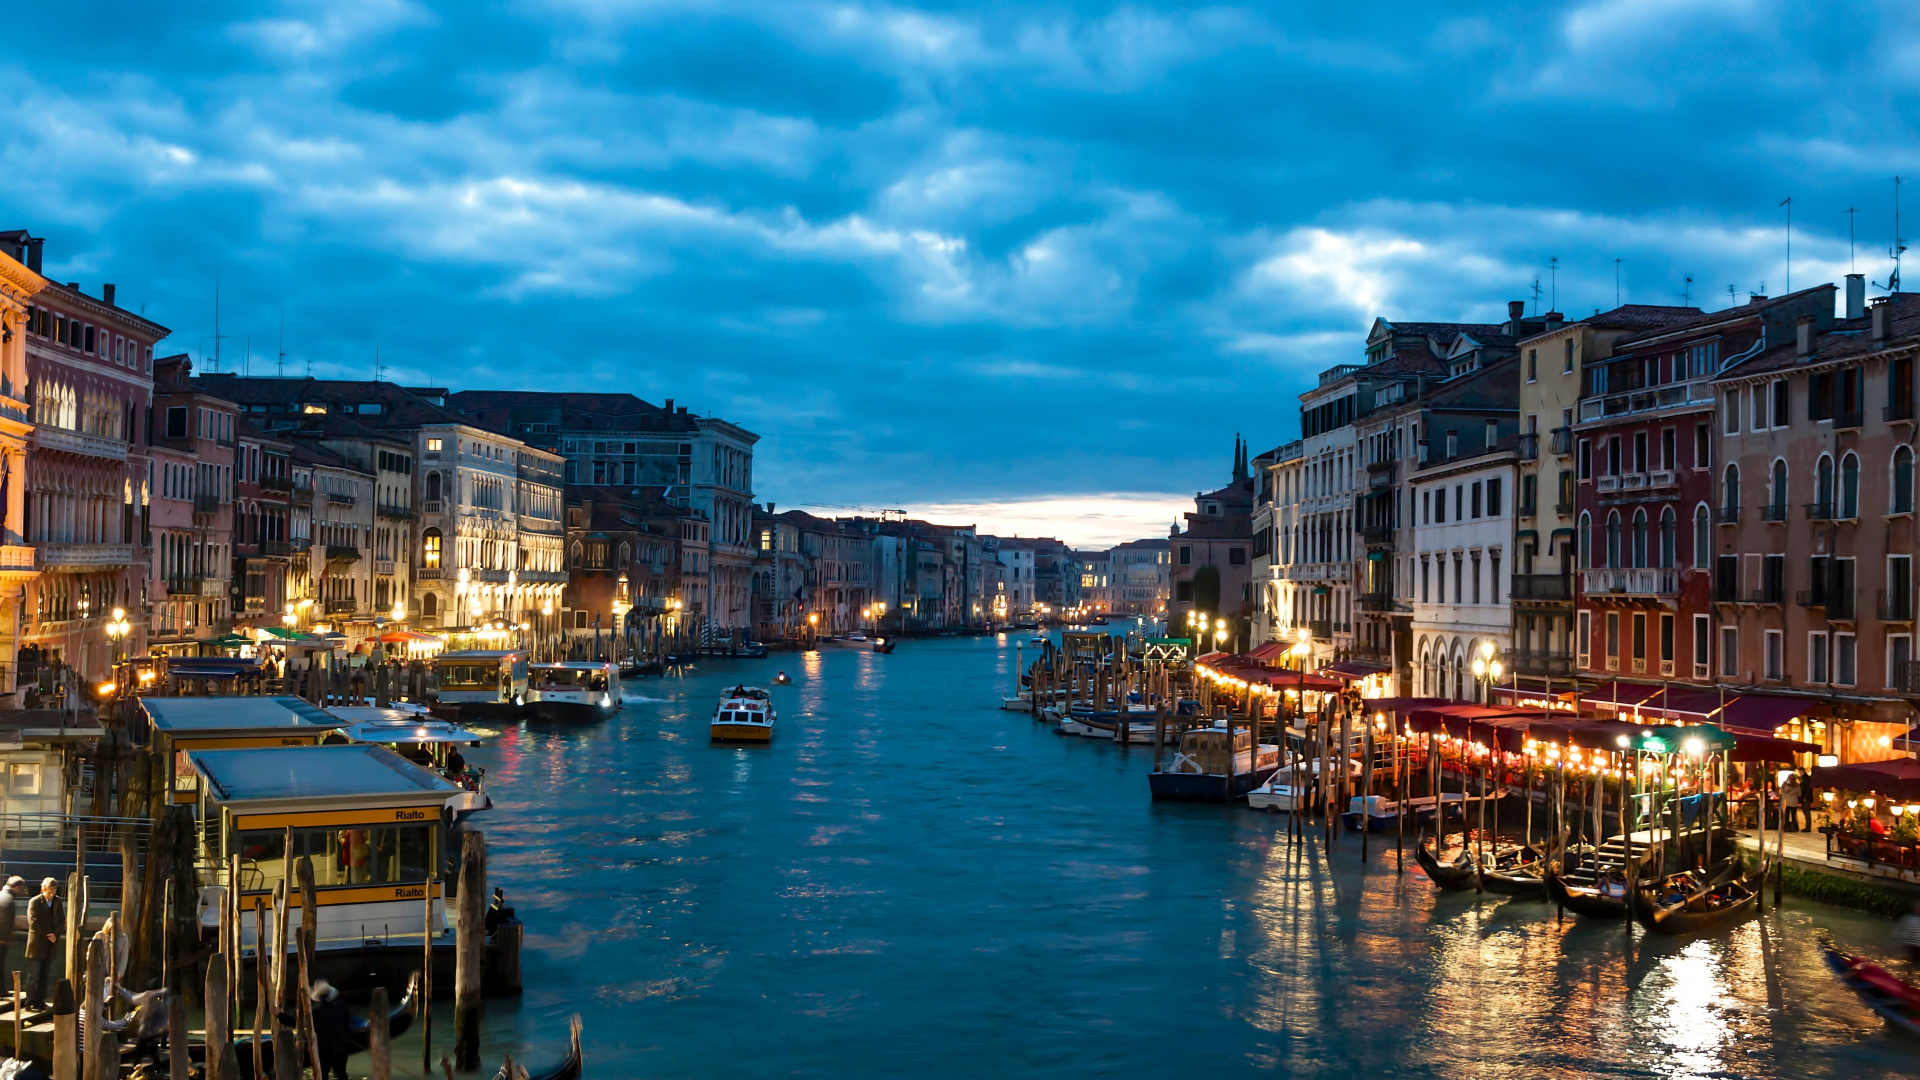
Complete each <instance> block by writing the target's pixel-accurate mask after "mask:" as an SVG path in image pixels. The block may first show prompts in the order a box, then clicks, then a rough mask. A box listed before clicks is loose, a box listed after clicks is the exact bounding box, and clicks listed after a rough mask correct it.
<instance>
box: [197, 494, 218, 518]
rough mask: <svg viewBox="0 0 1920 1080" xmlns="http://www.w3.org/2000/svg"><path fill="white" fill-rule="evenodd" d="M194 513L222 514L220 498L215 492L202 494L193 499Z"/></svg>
mask: <svg viewBox="0 0 1920 1080" xmlns="http://www.w3.org/2000/svg"><path fill="white" fill-rule="evenodd" d="M193 512H194V513H196V514H217V513H219V512H220V496H219V494H218V493H215V492H205V491H203V492H200V493H198V494H196V495H195V496H194V497H193Z"/></svg>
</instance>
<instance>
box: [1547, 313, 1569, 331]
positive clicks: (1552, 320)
mask: <svg viewBox="0 0 1920 1080" xmlns="http://www.w3.org/2000/svg"><path fill="white" fill-rule="evenodd" d="M1566 321H1567V317H1566V316H1565V315H1562V314H1561V313H1560V312H1558V311H1549V312H1547V329H1549V330H1558V329H1559V328H1560V324H1561V323H1563V322H1566Z"/></svg>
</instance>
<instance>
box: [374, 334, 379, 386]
mask: <svg viewBox="0 0 1920 1080" xmlns="http://www.w3.org/2000/svg"><path fill="white" fill-rule="evenodd" d="M373 381H374V382H379V381H380V343H379V342H377V341H376V342H374V343H373Z"/></svg>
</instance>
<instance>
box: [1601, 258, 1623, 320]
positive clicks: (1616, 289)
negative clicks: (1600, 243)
mask: <svg viewBox="0 0 1920 1080" xmlns="http://www.w3.org/2000/svg"><path fill="white" fill-rule="evenodd" d="M1613 306H1614V307H1619V306H1620V260H1619V259H1615V260H1613ZM1595 314H1598V312H1595Z"/></svg>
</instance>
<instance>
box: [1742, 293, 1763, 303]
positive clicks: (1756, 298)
mask: <svg viewBox="0 0 1920 1080" xmlns="http://www.w3.org/2000/svg"><path fill="white" fill-rule="evenodd" d="M1766 302H1767V295H1766V294H1765V293H1748V294H1747V304H1748V305H1749V306H1751V305H1753V304H1764V303H1766Z"/></svg>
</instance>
